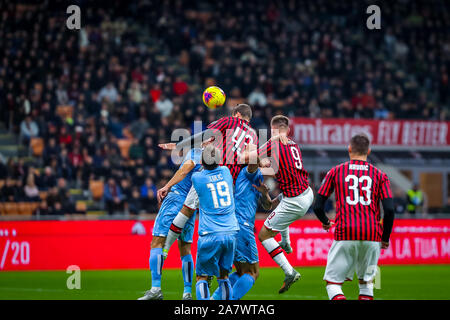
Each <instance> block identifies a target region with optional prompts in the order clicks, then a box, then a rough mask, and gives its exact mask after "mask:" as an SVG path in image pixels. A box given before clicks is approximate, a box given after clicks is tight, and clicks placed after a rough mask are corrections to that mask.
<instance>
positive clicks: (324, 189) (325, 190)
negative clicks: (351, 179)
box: [317, 168, 335, 197]
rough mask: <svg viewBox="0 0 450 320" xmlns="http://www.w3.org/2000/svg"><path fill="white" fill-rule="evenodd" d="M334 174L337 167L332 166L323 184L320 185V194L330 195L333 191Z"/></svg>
mask: <svg viewBox="0 0 450 320" xmlns="http://www.w3.org/2000/svg"><path fill="white" fill-rule="evenodd" d="M334 176H335V168H332V169H331V170H330V171H328V173H327V175H326V176H325V178H324V179H323V181H322V184H321V185H320V188H319V191H318V192H317V193H318V194H320V195H322V196H325V197H329V196H330V195H331V194H332V193H333V191H334Z"/></svg>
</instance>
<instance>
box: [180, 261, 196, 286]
mask: <svg viewBox="0 0 450 320" xmlns="http://www.w3.org/2000/svg"><path fill="white" fill-rule="evenodd" d="M181 270H182V272H183V280H184V290H183V293H191V292H192V277H193V276H194V260H192V255H191V254H187V255H185V256H183V257H181Z"/></svg>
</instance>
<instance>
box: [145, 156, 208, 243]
mask: <svg viewBox="0 0 450 320" xmlns="http://www.w3.org/2000/svg"><path fill="white" fill-rule="evenodd" d="M201 155H202V150H201V149H192V150H190V151H189V153H188V154H187V155H186V157H185V158H184V159H183V162H182V164H181V166H182V165H183V164H184V163H185V162H186V161H188V160H192V161H194V163H195V167H194V169H192V170H191V172H189V173H188V175H187V176H186V177H185V178H184V179H183V180H181V181H180V182H178V183H177V184H176V185H174V186H173V187H172V188H171V190H170V192H169V194H168V195H167V197H165V198H164V200H163V202H162V204H161V208H159V212H158V215H157V216H156V219H155V224H154V226H153V232H152V234H153V235H154V236H158V237H167V234H168V232H169V228H170V225H171V224H172V221H173V219H175V217H176V216H177V214H178V212H180V210H181V208H182V207H183V203H184V201H185V200H186V196H187V194H188V192H189V190H190V189H191V186H192V180H191V177H192V174H193V173H194V172H197V171H199V170H201V169H202V166H201V164H200V159H201ZM194 224H195V214H194V215H193V216H192V217H191V218H189V220H188V222H187V223H186V226H185V227H184V229H183V232H182V233H181V235H180V239H181V240H182V241H184V242H188V243H191V242H192V237H193V235H194Z"/></svg>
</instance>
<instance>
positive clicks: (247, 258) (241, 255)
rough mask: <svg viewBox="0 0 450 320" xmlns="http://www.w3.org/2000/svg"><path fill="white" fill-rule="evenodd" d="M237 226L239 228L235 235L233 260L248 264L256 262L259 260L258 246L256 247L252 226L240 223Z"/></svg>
mask: <svg viewBox="0 0 450 320" xmlns="http://www.w3.org/2000/svg"><path fill="white" fill-rule="evenodd" d="M239 227H240V230H239V232H238V234H237V236H236V253H235V256H234V261H236V262H246V263H250V264H254V263H257V262H258V261H259V260H258V248H257V247H256V239H255V233H254V232H253V228H252V227H249V226H245V225H242V224H241V225H240V226H239Z"/></svg>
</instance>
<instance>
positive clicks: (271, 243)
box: [262, 238, 294, 275]
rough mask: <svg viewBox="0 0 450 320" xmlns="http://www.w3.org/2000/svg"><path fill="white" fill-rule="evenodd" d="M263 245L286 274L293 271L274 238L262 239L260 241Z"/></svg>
mask: <svg viewBox="0 0 450 320" xmlns="http://www.w3.org/2000/svg"><path fill="white" fill-rule="evenodd" d="M262 245H263V247H264V248H265V249H266V251H267V252H268V253H269V254H270V256H271V257H272V259H273V260H274V261H275V262H276V263H277V264H278V265H279V266H280V268H281V269H283V271H284V273H285V274H286V275H288V274H291V273H292V272H293V271H294V268H292V266H291V264H290V263H289V261H288V260H287V259H286V257H285V255H284V253H283V249H281V247H280V245H279V244H278V242H277V241H276V240H275V239H274V238H270V239H267V240H264V241H263V242H262Z"/></svg>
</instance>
